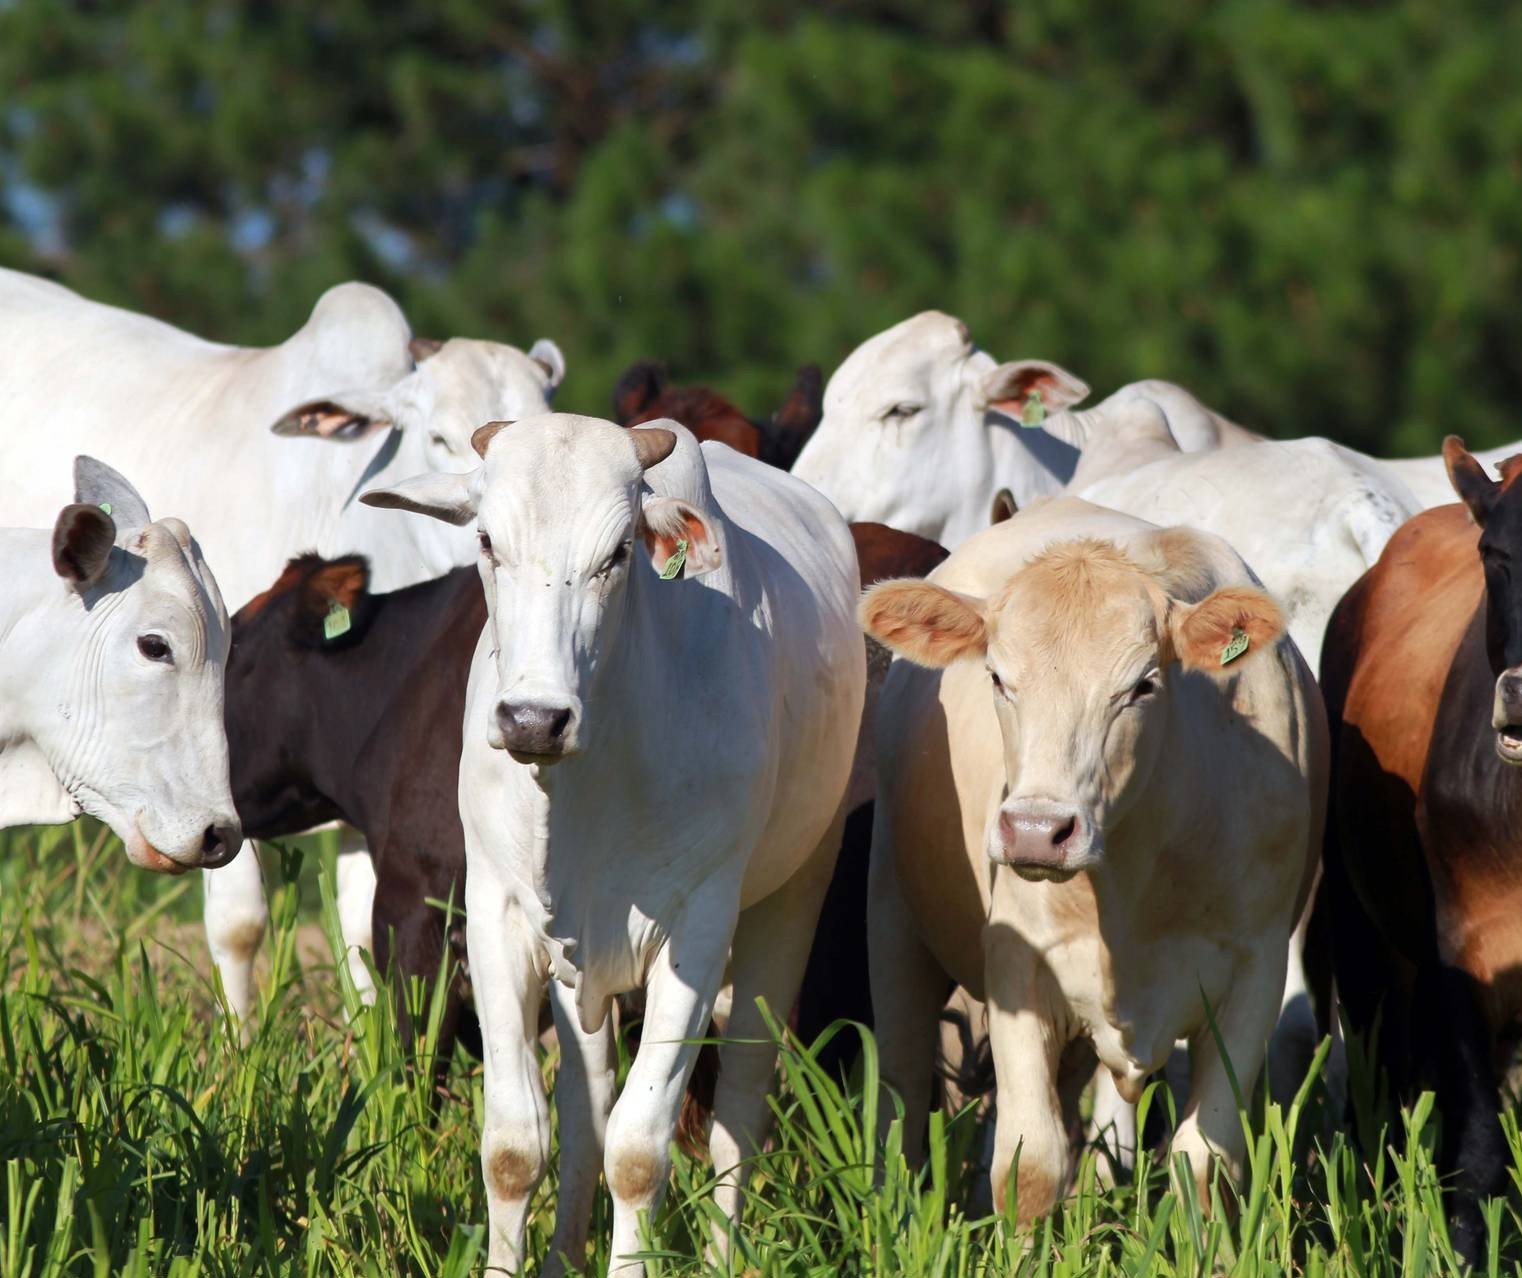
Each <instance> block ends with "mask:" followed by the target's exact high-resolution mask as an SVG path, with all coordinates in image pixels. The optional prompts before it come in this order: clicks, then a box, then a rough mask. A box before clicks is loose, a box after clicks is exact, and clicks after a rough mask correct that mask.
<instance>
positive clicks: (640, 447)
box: [629, 426, 676, 470]
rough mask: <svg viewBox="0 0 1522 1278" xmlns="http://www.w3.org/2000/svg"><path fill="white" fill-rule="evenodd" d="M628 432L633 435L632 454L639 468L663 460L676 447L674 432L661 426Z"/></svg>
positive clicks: (647, 466) (646, 468)
mask: <svg viewBox="0 0 1522 1278" xmlns="http://www.w3.org/2000/svg"><path fill="white" fill-rule="evenodd" d="M629 433H630V434H631V435H633V436H634V455H635V457H637V458H638V459H639V466H640V469H641V470H649V469H650V467H652V466H654V465H656V464H658V463H660V462H663V461H665V460H666V458H668V457H670V456H671V450H672V449H673V448H675V447H676V433H675V432H674V431H669V430H667V429H666V428H665V427H663V426H648V427H644V428H640V429H636V430H631V431H630V432H629Z"/></svg>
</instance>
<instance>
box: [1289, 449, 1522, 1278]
mask: <svg viewBox="0 0 1522 1278" xmlns="http://www.w3.org/2000/svg"><path fill="white" fill-rule="evenodd" d="M1443 456H1444V460H1445V461H1446V462H1447V464H1448V471H1449V477H1450V479H1451V480H1452V481H1453V484H1454V487H1455V489H1456V490H1457V491H1458V493H1459V495H1460V497H1461V498H1462V499H1463V503H1464V504H1463V505H1454V506H1442V507H1438V508H1436V509H1433V510H1428V511H1425V512H1423V513H1422V514H1420V515H1417V516H1416V517H1415V518H1413V519H1411V520H1409V521H1408V522H1407V523H1406V524H1405V525H1403V526H1402V527H1401V529H1400V530H1399V531H1398V532H1397V533H1396V534H1395V536H1394V537H1393V538H1391V540H1390V542H1389V544H1388V545H1387V546H1386V547H1385V550H1384V553H1383V554H1382V555H1381V556H1380V559H1379V561H1378V563H1376V564H1375V565H1374V567H1372V568H1371V569H1369V571H1368V572H1367V573H1365V574H1364V576H1363V577H1362V578H1361V579H1360V580H1359V581H1358V582H1357V583H1356V584H1355V585H1354V586H1353V587H1352V589H1350V590H1349V591H1348V593H1347V594H1346V595H1345V596H1344V597H1343V599H1342V602H1341V603H1340V604H1339V605H1338V606H1337V609H1336V611H1335V612H1334V613H1333V615H1332V619H1331V622H1330V624H1329V625H1328V627H1327V634H1326V643H1325V646H1324V647H1323V649H1322V660H1321V677H1322V687H1323V691H1324V694H1325V696H1326V700H1327V708H1328V712H1329V718H1330V721H1331V725H1332V736H1333V772H1332V792H1331V811H1330V813H1329V820H1328V833H1327V840H1326V848H1325V877H1324V879H1323V887H1322V893H1323V897H1322V901H1321V905H1320V906H1319V907H1318V913H1319V914H1321V915H1322V917H1323V919H1324V921H1325V923H1326V924H1327V927H1326V932H1327V935H1328V936H1329V937H1330V941H1331V946H1332V952H1333V964H1334V968H1335V971H1336V976H1337V983H1338V990H1339V993H1340V994H1341V997H1342V1000H1343V1004H1344V1007H1345V1009H1346V1012H1347V1015H1348V1019H1349V1021H1350V1023H1351V1024H1352V1025H1353V1027H1354V1028H1355V1029H1357V1030H1359V1031H1362V1032H1365V1033H1367V1032H1368V1031H1370V1030H1371V1029H1373V1028H1374V1026H1375V1023H1376V1017H1378V1042H1377V1052H1378V1059H1379V1061H1380V1063H1381V1064H1382V1065H1383V1066H1384V1067H1385V1068H1386V1069H1387V1070H1388V1071H1389V1074H1390V1078H1391V1081H1392V1084H1393V1085H1394V1088H1395V1090H1396V1092H1397V1094H1399V1095H1402V1096H1405V1097H1407V1098H1409V1097H1410V1096H1411V1095H1412V1093H1413V1092H1414V1091H1416V1090H1417V1089H1418V1088H1422V1087H1431V1088H1433V1089H1434V1090H1435V1091H1436V1093H1437V1101H1438V1110H1439V1112H1440V1114H1441V1115H1442V1121H1443V1124H1444V1129H1443V1136H1442V1145H1441V1149H1440V1151H1439V1165H1440V1168H1441V1170H1442V1171H1443V1172H1444V1174H1445V1176H1446V1177H1450V1178H1451V1182H1450V1183H1452V1184H1453V1186H1454V1190H1455V1192H1454V1197H1453V1199H1452V1201H1451V1204H1450V1212H1451V1216H1452V1221H1453V1237H1454V1242H1455V1245H1456V1246H1457V1247H1458V1248H1459V1250H1460V1252H1461V1253H1462V1254H1463V1255H1464V1256H1465V1257H1466V1258H1467V1259H1469V1260H1470V1261H1471V1262H1472V1263H1477V1262H1478V1261H1479V1259H1480V1258H1481V1256H1482V1253H1483V1250H1484V1228H1483V1224H1482V1220H1481V1215H1480V1210H1479V1206H1478V1203H1479V1200H1480V1199H1481V1198H1483V1197H1485V1196H1488V1195H1491V1194H1496V1193H1499V1192H1501V1191H1502V1190H1503V1189H1504V1185H1505V1168H1506V1165H1507V1161H1508V1160H1507V1156H1506V1145H1505V1141H1504V1138H1503V1135H1502V1132H1501V1127H1500V1123H1499V1121H1498V1117H1497V1107H1498V1095H1499V1072H1498V1068H1499V1066H1501V1065H1502V1064H1503V1063H1504V1059H1505V1057H1506V1055H1507V1053H1508V1051H1509V1049H1510V1047H1511V1046H1513V1045H1514V1043H1515V1038H1516V1034H1517V1029H1518V1025H1519V1021H1522V769H1519V766H1518V765H1522V726H1519V725H1522V575H1518V576H1516V577H1515V578H1514V576H1513V563H1518V564H1522V485H1518V484H1516V483H1515V482H1514V481H1515V479H1516V477H1517V475H1518V473H1519V472H1522V459H1513V461H1511V462H1508V463H1505V464H1504V465H1503V467H1502V470H1503V479H1502V481H1501V482H1499V483H1498V482H1496V481H1493V480H1491V479H1490V478H1489V477H1487V476H1486V475H1485V473H1484V471H1483V469H1482V468H1481V467H1480V465H1479V463H1477V462H1476V461H1475V460H1474V458H1473V457H1471V456H1470V455H1469V454H1468V453H1467V452H1465V451H1464V448H1463V445H1462V444H1461V443H1460V442H1459V441H1458V440H1457V439H1456V438H1452V437H1450V438H1449V439H1448V440H1447V441H1446V442H1445V443H1444V446H1443ZM1466 507H1467V509H1466Z"/></svg>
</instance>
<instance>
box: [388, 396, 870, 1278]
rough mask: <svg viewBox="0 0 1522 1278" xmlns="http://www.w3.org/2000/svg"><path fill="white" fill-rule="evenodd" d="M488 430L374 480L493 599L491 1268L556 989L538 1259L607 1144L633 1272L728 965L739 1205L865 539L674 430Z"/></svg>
mask: <svg viewBox="0 0 1522 1278" xmlns="http://www.w3.org/2000/svg"><path fill="white" fill-rule="evenodd" d="M479 439H480V449H481V452H482V455H483V457H484V458H485V465H484V466H483V467H482V469H481V470H479V471H477V472H476V473H474V474H472V475H468V476H453V475H449V476H446V475H433V476H426V477H423V478H421V479H419V480H416V481H413V482H411V483H408V484H405V485H401V486H398V487H396V488H392V489H390V490H386V491H381V492H371V493H367V494H366V496H365V498H364V500H366V501H368V502H372V503H373V504H376V505H390V506H400V507H404V508H406V509H409V510H413V511H418V512H421V513H423V514H428V515H433V516H435V517H437V518H441V519H444V520H447V521H449V522H451V523H456V524H466V523H472V524H474V525H475V527H476V530H477V534H478V536H479V538H480V545H481V574H482V578H483V581H484V582H485V586H486V592H487V601H488V608H489V614H490V615H489V620H488V623H487V626H486V629H485V631H484V632H483V634H482V636H481V640H480V644H479V646H478V647H477V649H476V655H475V661H474V665H473V666H472V669H471V675H470V685H469V693H468V696H467V702H466V712H465V743H464V748H463V754H462V758H461V762H460V808H461V815H462V817H463V819H464V826H465V848H466V864H467V867H468V873H467V875H466V885H467V886H466V909H467V914H468V918H469V928H468V945H469V952H470V968H471V979H472V982H473V984H474V987H475V991H476V1006H477V1010H478V1012H479V1014H480V1017H481V1025H482V1038H483V1041H484V1043H485V1045H486V1062H485V1064H486V1115H485V1129H484V1131H483V1135H482V1147H481V1160H482V1171H483V1174H484V1177H485V1181H486V1191H487V1203H488V1210H489V1214H490V1257H489V1264H490V1265H492V1266H501V1267H502V1268H504V1269H508V1270H513V1271H516V1270H518V1269H519V1268H520V1267H521V1266H522V1265H523V1263H524V1256H523V1237H524V1222H525V1218H526V1215H527V1212H528V1207H529V1203H530V1200H531V1199H532V1196H533V1192H534V1187H535V1185H536V1184H537V1183H538V1181H539V1179H540V1177H541V1176H542V1175H543V1172H544V1168H545V1161H546V1159H547V1157H548V1151H549V1129H548V1122H547V1117H546V1112H545V1100H544V1095H543V1090H542V1087H541V1083H540V1072H539V1060H538V1055H537V1024H538V1009H539V1005H540V998H541V995H542V992H543V990H544V987H545V984H546V982H548V983H549V986H550V991H551V1000H552V1003H553V1007H554V1012H555V1022H556V1026H557V1029H558V1030H559V1033H560V1041H561V1044H562V1049H563V1051H564V1060H563V1063H562V1065H561V1073H560V1078H559V1082H558V1083H557V1097H558V1099H559V1113H560V1150H561V1159H562V1165H561V1172H560V1200H559V1204H558V1207H557V1216H556V1228H555V1236H554V1241H553V1243H552V1247H551V1251H552V1257H554V1259H552V1260H551V1262H550V1266H549V1267H550V1268H551V1269H559V1268H560V1265H561V1261H560V1260H559V1259H558V1258H559V1257H560V1256H562V1255H563V1256H565V1257H566V1258H567V1259H568V1261H569V1263H570V1265H572V1266H573V1267H576V1268H580V1267H581V1265H582V1264H583V1263H584V1261H585V1242H586V1234H587V1228H588V1218H589V1215H590V1211H591V1205H592V1195H593V1193H594V1192H595V1189H596V1185H597V1172H598V1164H599V1161H601V1162H602V1165H603V1168H604V1170H605V1172H606V1175H607V1182H608V1186H609V1189H610V1190H611V1191H612V1195H613V1247H612V1254H613V1256H614V1257H615V1260H614V1268H616V1269H620V1270H624V1269H630V1270H633V1269H637V1268H638V1265H637V1264H632V1263H630V1262H627V1261H623V1260H620V1259H618V1258H620V1257H625V1256H628V1255H629V1254H630V1253H632V1252H634V1251H636V1250H637V1249H638V1246H639V1240H638V1217H639V1214H640V1213H641V1212H643V1211H647V1210H653V1208H654V1207H655V1206H656V1204H657V1203H658V1202H659V1201H660V1198H661V1195H662V1193H663V1192H664V1189H665V1184H666V1180H667V1174H668V1171H669V1167H670V1155H669V1147H670V1143H671V1139H672V1135H673V1132H674V1131H675V1128H676V1123H677V1117H678V1112H679V1110H680V1108H681V1105H682V1095H683V1089H684V1087H685V1084H686V1080H687V1078H688V1075H689V1073H690V1072H691V1069H692V1065H693V1062H694V1060H695V1058H696V1055H697V1050H698V1049H697V1045H696V1043H695V1041H694V1040H696V1039H699V1038H701V1037H702V1036H703V1035H704V1034H705V1033H706V1032H707V1029H708V1025H709V1017H710V1015H711V1014H712V1012H713V1009H714V1001H715V996H716V995H717V994H718V992H719V988H720V985H721V984H722V983H723V982H724V980H725V969H726V965H728V969H729V973H728V975H729V980H730V982H731V985H732V989H733V1003H732V1008H733V1010H732V1013H731V1015H730V1018H729V1021H728V1025H727V1033H728V1034H729V1035H730V1036H731V1038H732V1039H734V1040H739V1041H732V1042H729V1043H727V1044H726V1045H725V1047H724V1048H723V1052H722V1068H721V1070H720V1075H719V1084H718V1094H717V1096H716V1099H715V1109H714V1126H713V1135H712V1140H711V1151H712V1154H713V1161H714V1166H715V1168H716V1169H717V1171H718V1172H719V1174H720V1175H721V1177H723V1181H722V1183H721V1186H720V1189H719V1191H718V1196H719V1201H720V1205H721V1207H722V1209H723V1210H724V1212H725V1213H726V1215H727V1216H728V1217H729V1218H730V1219H733V1218H734V1217H735V1214H736V1212H737V1209H738V1206H739V1193H740V1179H741V1176H742V1175H743V1170H742V1166H741V1160H742V1159H744V1158H747V1157H749V1156H750V1155H751V1154H752V1153H754V1152H755V1151H756V1149H757V1148H758V1142H759V1141H760V1139H761V1135H762V1131H763V1127H764V1123H765V1118H766V1113H767V1102H766V1094H767V1090H768V1084H769V1082H770V1079H771V1074H772V1069H773V1066H774V1056H773V1053H772V1051H771V1049H770V1046H769V1045H767V1043H768V1035H767V1031H766V1026H765V1024H764V1022H763V1020H762V1018H761V1016H760V1014H759V1012H758V1010H757V1007H756V1002H755V1000H756V999H757V998H758V997H762V998H765V999H766V1001H767V1002H768V1003H769V1004H770V1005H771V1007H772V1009H773V1010H774V1011H776V1012H777V1013H779V1014H785V1013H786V1009H787V1008H789V1007H790V1006H791V1005H792V1002H793V999H794V997H795V995H796V992H797V989H798V985H799V983H800V980H801V978H802V973H803V968H804V964H805V961H806V959H807V956H808V950H809V945H810V942H811V940H812V937H813V931H814V923H815V919H816V917H817V915H818V911H819V907H820V903H821V900H822V898H823V894H824V891H825V888H826V886H827V885H828V882H829V878H830V872H831V869H832V866H833V863H834V859H835V854H836V849H837V848H838V847H839V845H840V832H841V826H842V824H843V817H844V813H843V809H842V797H843V795H844V791H845V786H846V781H847V777H848V775H849V772H850V768H851V759H852V754H853V750H854V747H855V742H856V730H857V725H858V724H859V722H860V716H861V708H862V693H863V685H864V681H865V668H864V666H865V663H864V657H863V646H862V641H861V633H860V631H859V630H858V629H857V627H856V624H855V619H854V616H853V609H854V602H855V596H856V591H857V566H856V556H855V551H854V549H853V547H852V542H851V537H850V534H849V532H848V531H847V529H846V526H845V524H844V522H843V521H842V520H841V519H840V517H839V516H838V515H837V514H836V513H835V511H834V510H832V509H831V508H830V505H829V503H828V502H826V501H825V500H824V499H823V498H821V497H820V496H819V495H818V494H817V493H815V492H813V491H812V490H811V489H809V488H808V487H807V486H806V485H804V484H802V483H799V482H798V481H797V480H795V479H793V478H792V477H791V476H789V475H786V474H784V473H782V472H780V471H776V470H773V469H772V468H770V467H768V466H764V465H762V464H760V463H758V462H755V461H752V460H750V459H749V458H746V457H742V456H740V455H739V454H738V453H736V452H734V451H732V450H731V449H728V448H725V447H723V446H720V445H716V444H708V445H705V446H702V447H701V448H700V447H699V446H698V445H697V443H696V441H695V440H694V438H693V436H692V435H691V433H690V432H688V431H687V430H686V429H685V428H684V427H681V426H678V425H677V424H676V423H675V422H672V421H662V422H659V423H656V424H654V425H652V426H649V427H644V428H640V429H636V430H633V431H627V430H622V429H620V428H618V427H616V426H614V425H612V424H611V423H609V422H602V421H597V420H593V419H589V418H582V417H573V416H567V415H550V416H544V417H539V418H533V419H530V420H527V421H521V422H518V423H517V424H515V425H510V426H507V427H506V429H502V428H501V424H494V425H492V426H488V427H483V428H482V432H481V434H480V436H479ZM641 986H643V987H644V989H645V992H646V993H645V1007H646V1012H645V1025H644V1032H643V1036H642V1039H641V1042H640V1050H639V1054H638V1056H637V1057H636V1059H635V1061H634V1064H633V1065H632V1066H631V1068H630V1072H629V1077H628V1082H627V1084H626V1085H625V1087H624V1090H623V1094H622V1095H621V1096H619V1097H618V1099H617V1102H616V1103H614V1096H613V1077H614V1065H615V1060H616V1057H615V1053H614V1044H613V1037H612V1027H611V1024H610V1020H609V1015H608V1009H609V1006H610V1003H611V1000H612V998H613V996H614V995H616V994H619V993H621V992H623V991H628V990H633V989H635V988H637V987H641ZM745 1040H750V1041H745ZM754 1040H760V1042H759V1043H757V1042H756V1041H754ZM604 1151H605V1153H604ZM720 1245H721V1246H722V1241H721V1242H720Z"/></svg>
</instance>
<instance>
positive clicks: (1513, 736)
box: [1490, 669, 1522, 767]
mask: <svg viewBox="0 0 1522 1278" xmlns="http://www.w3.org/2000/svg"><path fill="white" fill-rule="evenodd" d="M1490 726H1491V727H1493V728H1494V729H1495V730H1496V754H1497V755H1499V756H1500V759H1501V762H1502V763H1509V764H1511V765H1512V766H1513V767H1522V671H1519V670H1516V669H1512V670H1503V671H1502V672H1501V677H1500V678H1499V679H1497V680H1496V697H1495V703H1494V705H1493V706H1492V708H1491V712H1490Z"/></svg>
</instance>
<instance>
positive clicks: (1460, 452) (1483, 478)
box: [1443, 435, 1501, 528]
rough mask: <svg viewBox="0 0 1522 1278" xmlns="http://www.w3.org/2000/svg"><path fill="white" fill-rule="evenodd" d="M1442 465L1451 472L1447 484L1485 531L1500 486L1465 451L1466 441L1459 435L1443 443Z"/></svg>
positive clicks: (1450, 436)
mask: <svg viewBox="0 0 1522 1278" xmlns="http://www.w3.org/2000/svg"><path fill="white" fill-rule="evenodd" d="M1443 465H1444V466H1446V467H1447V468H1448V482H1449V483H1450V484H1452V485H1453V491H1454V492H1456V493H1457V494H1458V495H1459V500H1460V501H1462V502H1463V503H1464V505H1466V506H1468V507H1469V513H1470V514H1471V515H1472V516H1474V522H1475V523H1477V524H1479V526H1480V527H1481V528H1483V527H1485V521H1486V520H1487V519H1488V518H1489V517H1490V512H1491V509H1492V508H1493V507H1494V506H1495V504H1496V498H1497V497H1498V496H1499V495H1500V492H1501V485H1500V484H1499V483H1497V482H1496V481H1495V480H1494V479H1492V478H1491V477H1490V476H1489V475H1487V474H1486V473H1485V467H1484V466H1482V465H1481V464H1480V463H1479V462H1478V461H1477V460H1476V459H1475V457H1474V455H1473V454H1471V453H1470V452H1469V450H1468V449H1467V448H1465V447H1464V441H1463V440H1462V439H1460V438H1459V437H1458V436H1457V435H1449V436H1448V438H1447V439H1445V440H1444V441H1443Z"/></svg>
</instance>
